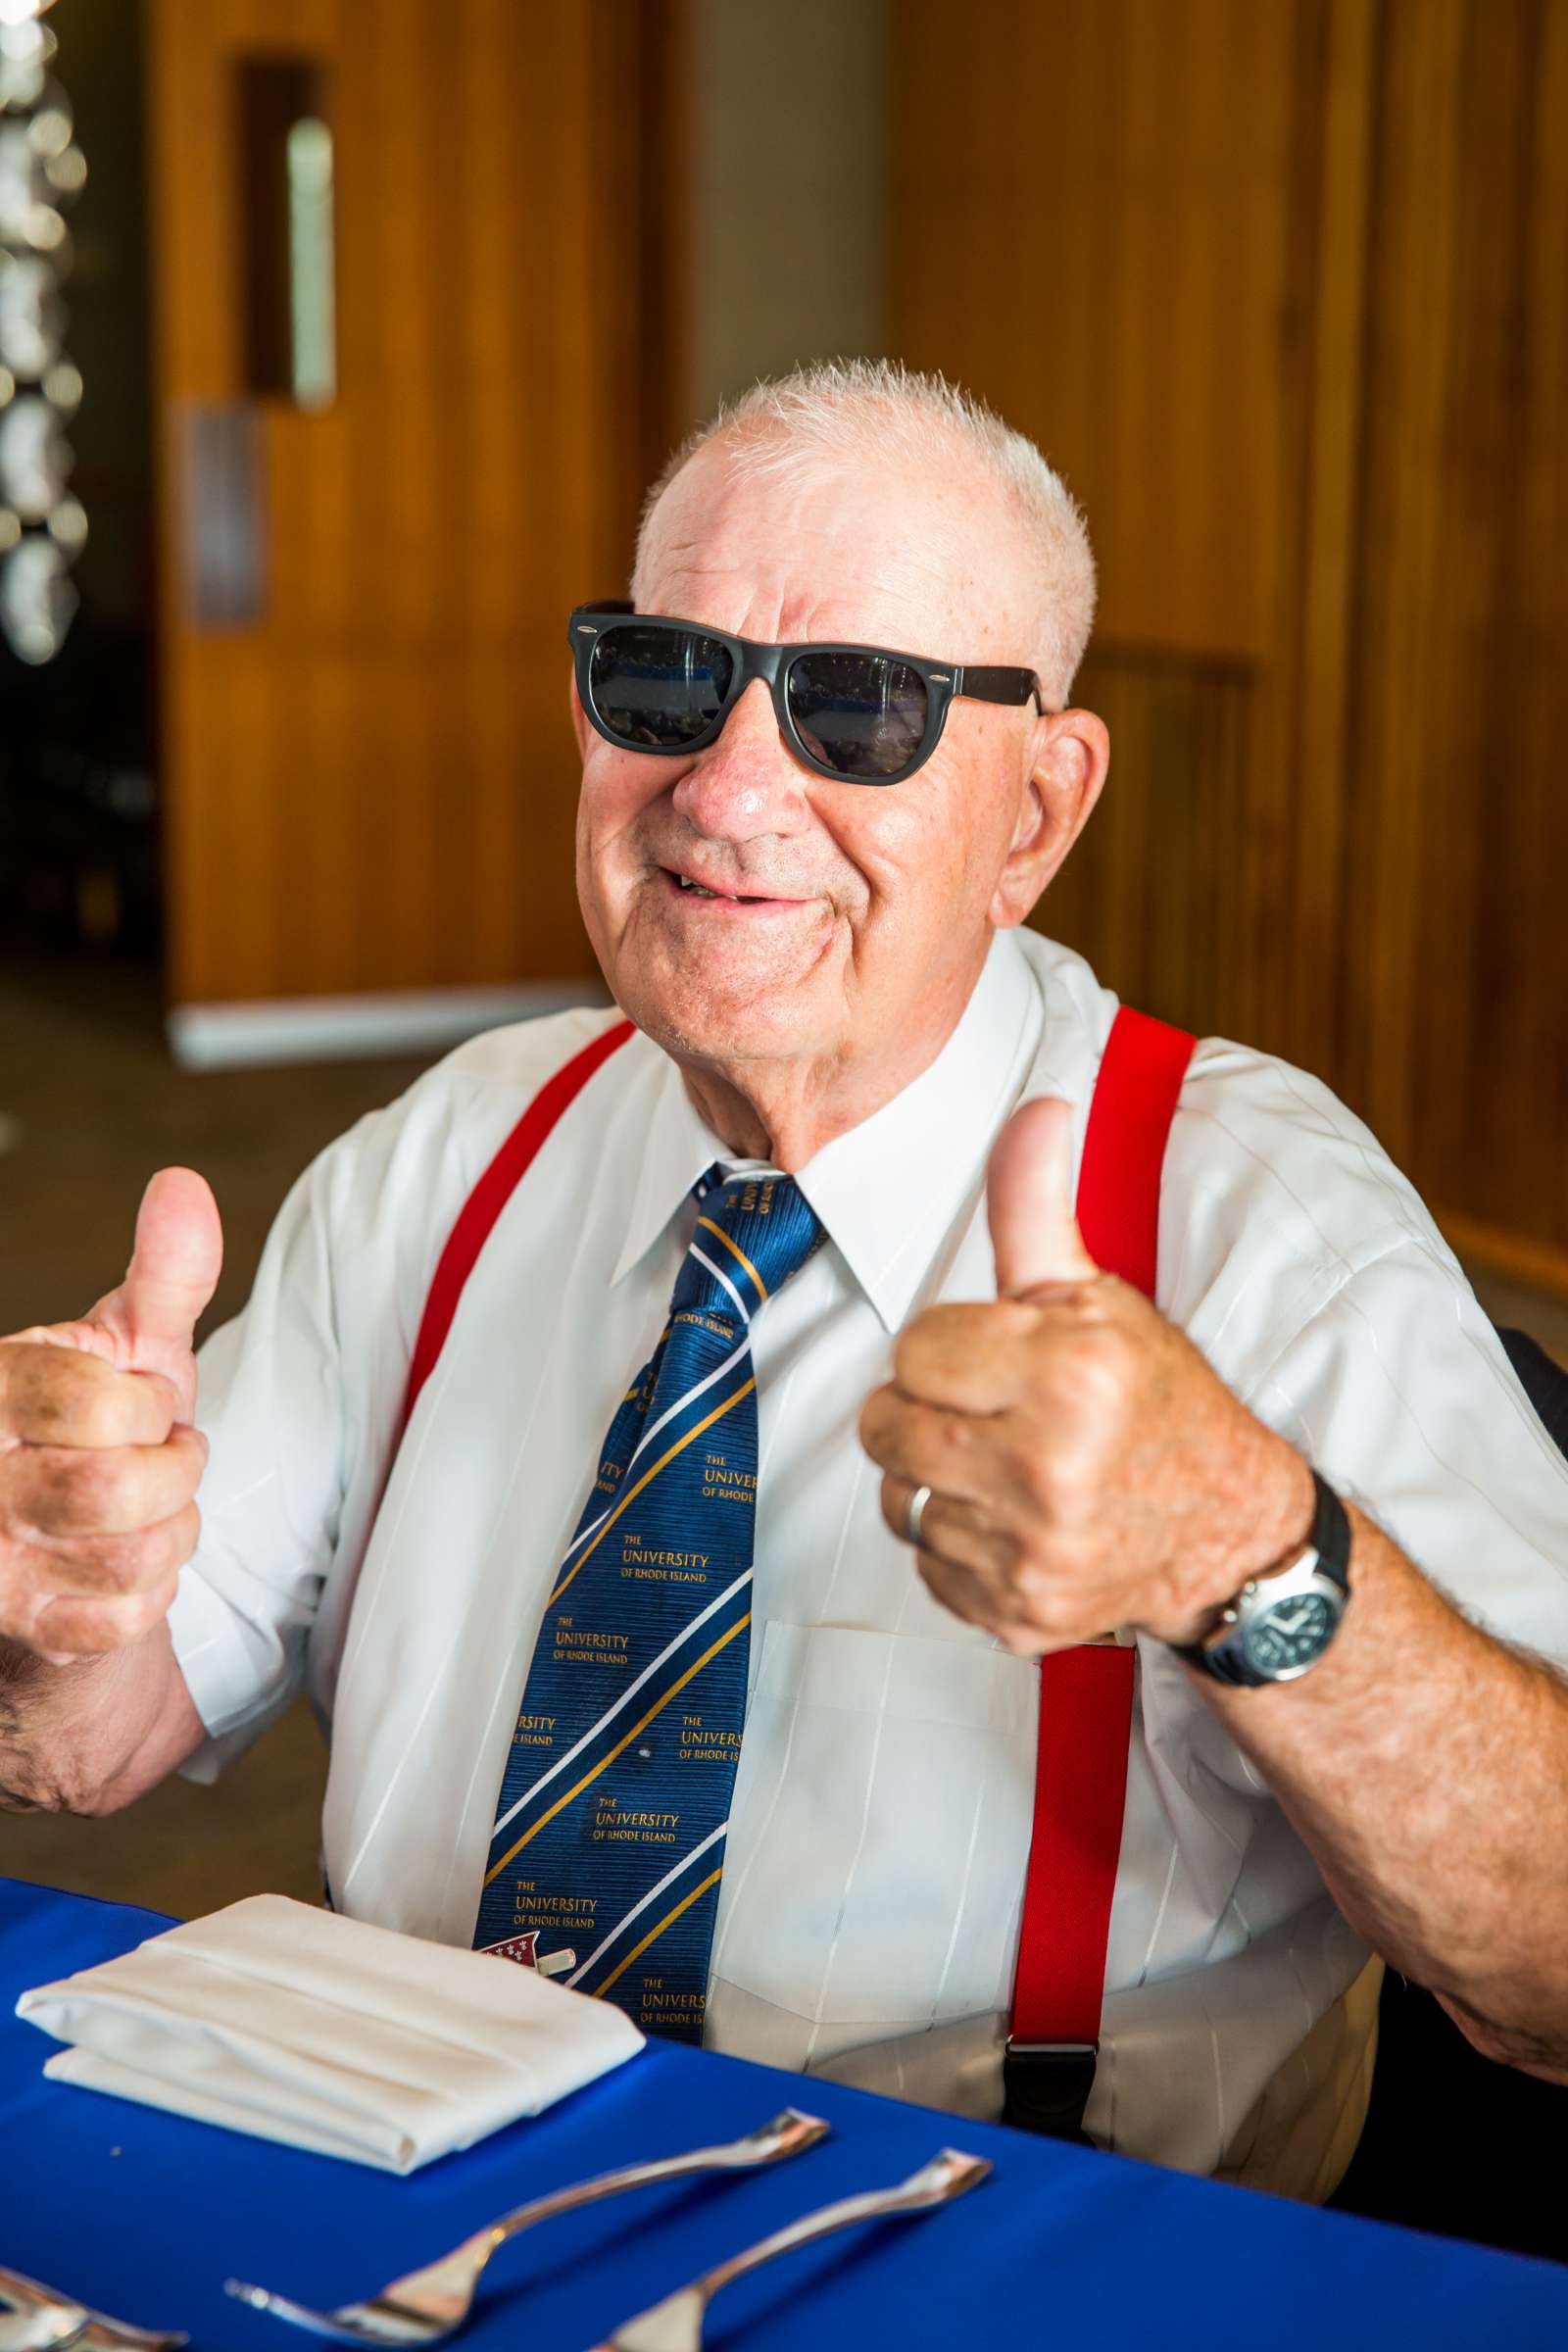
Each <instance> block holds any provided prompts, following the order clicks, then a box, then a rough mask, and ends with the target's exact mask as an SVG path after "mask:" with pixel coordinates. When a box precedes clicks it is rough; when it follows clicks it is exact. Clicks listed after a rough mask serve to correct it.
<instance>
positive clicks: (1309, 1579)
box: [1202, 1551, 1349, 1683]
mask: <svg viewBox="0 0 1568 2352" xmlns="http://www.w3.org/2000/svg"><path fill="white" fill-rule="evenodd" d="M1314 1593H1315V1594H1316V1595H1317V1597H1318V1598H1319V1599H1321V1600H1322V1601H1323V1603H1324V1605H1325V1606H1326V1608H1327V1610H1328V1626H1327V1629H1326V1631H1325V1633H1324V1635H1323V1639H1322V1640H1321V1641H1320V1642H1318V1643H1317V1646H1316V1647H1315V1648H1314V1650H1313V1652H1312V1654H1311V1656H1310V1657H1309V1658H1303V1659H1302V1661H1301V1663H1300V1664H1299V1666H1269V1665H1267V1664H1265V1663H1264V1662H1263V1661H1262V1660H1261V1659H1260V1658H1259V1657H1258V1656H1257V1655H1256V1653H1255V1652H1254V1650H1253V1648H1252V1641H1253V1637H1254V1636H1255V1635H1256V1634H1257V1633H1258V1632H1259V1631H1261V1629H1262V1628H1263V1627H1264V1626H1266V1625H1267V1624H1268V1622H1269V1620H1270V1618H1271V1617H1272V1616H1273V1615H1274V1612H1275V1610H1276V1609H1278V1608H1280V1607H1282V1606H1284V1605H1285V1604H1286V1603H1288V1602H1290V1601H1293V1600H1301V1599H1304V1598H1307V1597H1309V1596H1311V1595H1312V1594H1314ZM1348 1599H1349V1595H1348V1593H1347V1592H1346V1590H1345V1587H1344V1585H1343V1584H1342V1583H1341V1582H1340V1580H1339V1578H1338V1577H1334V1576H1330V1574H1329V1573H1328V1571H1327V1569H1325V1568H1324V1567H1323V1565H1322V1562H1321V1558H1320V1555H1319V1554H1318V1553H1317V1552H1316V1551H1312V1552H1311V1553H1310V1554H1303V1556H1302V1557H1301V1558H1299V1559H1296V1560H1293V1561H1292V1562H1291V1564H1290V1566H1289V1567H1288V1568H1282V1569H1281V1570H1280V1571H1279V1573H1278V1574H1277V1575H1275V1576H1271V1577H1268V1578H1266V1579H1264V1578H1254V1579H1253V1580H1252V1582H1251V1583H1250V1584H1249V1585H1247V1586H1246V1587H1245V1588H1244V1590H1243V1591H1242V1593H1240V1594H1239V1595H1238V1602H1239V1603H1240V1605H1237V1606H1233V1608H1231V1609H1228V1610H1227V1611H1226V1618H1227V1620H1229V1621H1230V1622H1228V1623H1226V1624H1224V1625H1222V1627H1221V1629H1220V1634H1219V1637H1218V1639H1219V1640H1221V1641H1227V1640H1228V1642H1229V1644H1230V1645H1231V1647H1232V1650H1233V1652H1234V1651H1240V1653H1241V1656H1242V1659H1243V1660H1245V1663H1246V1665H1247V1669H1248V1671H1249V1673H1250V1674H1252V1675H1254V1676H1255V1677H1256V1678H1257V1680H1258V1681H1259V1682H1264V1683H1297V1682H1299V1681H1300V1679H1301V1677H1302V1675H1303V1674H1310V1673H1311V1671H1312V1669H1313V1667H1314V1666H1315V1665H1316V1664H1317V1662H1318V1660H1319V1658H1321V1657H1322V1655H1323V1652H1324V1651H1325V1650H1326V1649H1327V1648H1328V1646H1329V1643H1330V1642H1332V1641H1333V1639H1334V1637H1335V1635H1336V1634H1337V1633H1338V1632H1339V1630H1340V1620H1341V1618H1342V1617H1343V1616H1344V1615H1345V1611H1346V1606H1347V1603H1348ZM1212 1639H1213V1637H1211V1640H1212ZM1202 1646H1203V1647H1204V1648H1205V1649H1207V1648H1208V1647H1209V1643H1208V1642H1204V1643H1203V1645H1202Z"/></svg>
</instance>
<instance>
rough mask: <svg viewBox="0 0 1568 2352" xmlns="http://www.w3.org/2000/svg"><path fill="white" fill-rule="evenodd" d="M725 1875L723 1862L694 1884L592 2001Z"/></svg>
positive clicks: (598, 1997)
mask: <svg viewBox="0 0 1568 2352" xmlns="http://www.w3.org/2000/svg"><path fill="white" fill-rule="evenodd" d="M723 1875H724V1866H723V1864H722V1863H720V1864H719V1866H718V1868H717V1870H715V1871H713V1872H711V1874H710V1876H709V1877H708V1878H706V1879H705V1880H704V1881H703V1883H702V1885H701V1886H700V1887H693V1888H692V1890H691V1892H690V1894H687V1895H683V1896H682V1897H681V1899H680V1901H679V1902H678V1903H677V1904H676V1905H675V1908H674V1910H673V1911H671V1912H668V1913H667V1914H666V1915H665V1917H664V1918H663V1919H662V1920H661V1921H660V1923H659V1925H658V1927H657V1928H651V1929H650V1930H649V1932H648V1934H647V1935H646V1936H644V1937H643V1939H642V1941H641V1943H640V1944H639V1945H638V1946H637V1949H636V1950H635V1951H634V1952H628V1953H627V1954H626V1957H625V1959H624V1960H623V1961H622V1962H621V1964H620V1966H619V1967H618V1968H617V1969H613V1971H612V1972H611V1974H610V1975H609V1976H608V1977H607V1978H606V1979H605V1981H604V1983H603V1984H602V1985H600V1987H599V1990H598V1991H597V1992H591V1993H590V1994H589V1996H588V1997H589V1999H590V2000H591V2001H602V2000H603V1999H604V1997H605V1995H606V1993H607V1992H608V1991H609V1990H610V1987H611V1986H612V1985H613V1984H614V1983H615V1982H616V1980H617V1979H618V1978H620V1977H623V1976H624V1975H625V1974H626V1971H627V1969H628V1968H630V1966H631V1964H632V1962H633V1961H634V1960H640V1959H641V1958H642V1956H643V1954H644V1952H646V1951H647V1949H648V1946H649V1945H650V1944H651V1943H657V1942H658V1940H659V1938H660V1936H662V1934H663V1933H664V1930H665V1929H666V1928H672V1927H673V1926H674V1925H675V1922H676V1920H677V1919H679V1917H680V1915H681V1913H682V1912H683V1911H689V1910H690V1909H691V1907H692V1905H693V1903H695V1902H696V1901H697V1900H698V1899H699V1897H700V1896H702V1895H705V1894H706V1893H707V1892H708V1889H709V1888H710V1887H716V1886H717V1885H718V1882H719V1880H720V1879H721V1878H722V1877H723Z"/></svg>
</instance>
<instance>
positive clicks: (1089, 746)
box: [990, 711, 1110, 931]
mask: <svg viewBox="0 0 1568 2352" xmlns="http://www.w3.org/2000/svg"><path fill="white" fill-rule="evenodd" d="M1109 766H1110V735H1109V732H1108V731H1107V729H1106V726H1105V722H1104V720H1103V718H1097V717H1096V715H1095V713H1094V711H1054V712H1053V714H1052V715H1051V717H1050V718H1048V719H1047V720H1046V722H1045V727H1044V731H1043V733H1042V735H1041V738H1040V748H1039V750H1038V752H1037V754H1036V757H1035V763H1034V766H1033V768H1032V769H1031V770H1030V772H1029V774H1028V775H1027V776H1026V777H1025V778H1024V781H1023V789H1022V793H1021V795H1020V799H1019V806H1018V821H1017V824H1016V826H1015V827H1014V830H1013V836H1012V846H1011V848H1010V849H1009V850H1008V852H1007V857H1006V862H1005V864H1004V866H1003V868H1002V872H1001V874H1000V875H999V877H998V880H997V888H996V895H995V897H994V898H993V899H992V902H991V908H990V912H991V920H992V922H993V923H994V924H995V926H996V928H997V929H998V930H999V931H1005V930H1010V929H1011V928H1012V927H1013V925H1014V924H1017V923H1021V922H1022V921H1023V919H1024V917H1025V915H1027V913H1028V912H1029V909H1030V907H1033V905H1034V903H1035V901H1036V900H1037V899H1038V898H1039V896H1040V894H1041V892H1042V891H1043V890H1044V889H1045V888H1046V886H1047V884H1048V883H1049V882H1050V881H1051V880H1052V877H1053V876H1054V874H1055V873H1056V871H1057V869H1058V867H1059V866H1060V865H1061V863H1062V861H1063V859H1064V858H1066V855H1067V853H1068V851H1069V850H1070V849H1071V848H1072V845H1073V843H1074V842H1075V841H1076V840H1077V838H1078V836H1079V834H1080V833H1081V832H1082V831H1083V829H1084V827H1085V825H1086V824H1087V823H1088V822H1089V818H1090V815H1091V813H1092V812H1093V809H1094V806H1095V803H1096V802H1097V801H1098V800H1099V798H1100V794H1101V788H1102V786H1103V783H1104V781H1105V776H1106V772H1107V770H1108V769H1109Z"/></svg>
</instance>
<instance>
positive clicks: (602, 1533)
mask: <svg viewBox="0 0 1568 2352" xmlns="http://www.w3.org/2000/svg"><path fill="white" fill-rule="evenodd" d="M756 1386H757V1382H756V1381H755V1380H749V1381H748V1382H747V1383H746V1386H745V1388H743V1389H737V1390H736V1392H735V1394H734V1396H733V1397H725V1399H724V1401H723V1403H722V1404H719V1405H715V1406H714V1408H713V1410H712V1411H711V1413H710V1414H709V1416H708V1418H707V1420H706V1421H699V1422H698V1424H697V1427H696V1428H695V1429H689V1430H688V1431H687V1432H686V1435H685V1436H684V1437H683V1438H677V1439H676V1440H675V1443H674V1445H673V1446H671V1447H670V1449H669V1451H668V1452H667V1453H662V1454H661V1455H660V1457H659V1459H658V1461H657V1462H656V1463H655V1464H654V1466H653V1468H652V1469H651V1470H645V1471H644V1472H643V1474H642V1477H641V1478H640V1479H639V1480H638V1481H637V1484H636V1485H635V1486H634V1487H632V1488H630V1489H629V1490H628V1492H627V1493H626V1494H624V1495H622V1496H621V1498H620V1500H619V1501H618V1502H617V1503H616V1505H615V1507H614V1509H613V1511H612V1512H611V1514H610V1517H609V1518H608V1519H607V1520H606V1521H605V1524H604V1526H603V1527H602V1528H601V1529H600V1530H599V1533H598V1535H597V1536H595V1538H594V1540H593V1542H592V1543H591V1544H589V1546H588V1548H587V1550H586V1551H585V1552H584V1553H583V1555H582V1559H580V1560H573V1561H572V1564H571V1566H570V1567H569V1568H568V1569H567V1570H566V1573H565V1575H564V1577H563V1578H562V1580H561V1582H560V1584H559V1585H558V1586H557V1587H556V1589H555V1591H554V1592H553V1593H551V1595H550V1598H549V1599H548V1600H547V1601H546V1602H545V1607H546V1608H547V1609H553V1608H554V1607H555V1605H556V1603H557V1601H558V1600H559V1599H560V1598H561V1595H562V1594H563V1593H564V1591H565V1590H566V1587H567V1586H568V1585H569V1584H570V1582H571V1580H572V1578H573V1577H574V1576H575V1575H576V1573H577V1571H578V1569H579V1568H580V1567H581V1566H582V1565H583V1561H584V1560H587V1559H590V1558H591V1557H592V1556H593V1554H594V1553H595V1552H596V1551H597V1550H598V1548H599V1546H600V1544H602V1543H603V1542H604V1540H605V1538H606V1537H607V1536H608V1535H609V1533H610V1531H611V1529H612V1528H613V1526H614V1524H615V1521H616V1520H617V1519H618V1518H619V1517H620V1514H621V1512H622V1511H623V1510H624V1509H625V1508H626V1505H627V1504H628V1503H629V1502H635V1501H636V1499H637V1497H638V1495H640V1494H641V1493H642V1491H643V1489H644V1487H646V1486H647V1485H648V1483H649V1481H650V1479H655V1478H657V1477H658V1476H659V1473H660V1472H661V1470H662V1469H663V1467H664V1464H665V1463H666V1462H672V1461H673V1460H674V1459H675V1456H676V1454H677V1453H681V1452H683V1451H684V1450H685V1448H686V1447H687V1446H689V1445H690V1444H691V1442H692V1440H693V1438H700V1437H701V1436H702V1434H703V1432H704V1430H705V1429H711V1428H712V1426H713V1423H714V1422H715V1421H721V1420H722V1419H723V1417H724V1415H725V1414H726V1413H727V1412H728V1411H729V1409H730V1406H731V1405H733V1404H739V1402H740V1400H741V1398H742V1397H749V1396H750V1395H751V1393H752V1391H753V1390H754V1389H755V1388H756Z"/></svg>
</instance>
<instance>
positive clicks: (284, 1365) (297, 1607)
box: [170, 1112, 387, 1780]
mask: <svg viewBox="0 0 1568 2352" xmlns="http://www.w3.org/2000/svg"><path fill="white" fill-rule="evenodd" d="M386 1116H387V1114H386V1113H384V1112H381V1113H374V1114H372V1116H371V1118H370V1119H369V1120H366V1121H362V1122H361V1124H360V1126H359V1127H358V1128H356V1129H355V1130H353V1131H351V1133H350V1134H349V1135H348V1136H346V1137H344V1138H341V1139H340V1140H339V1141H338V1142H337V1143H335V1144H334V1145H332V1146H331V1147H330V1148H329V1149H328V1150H327V1151H326V1152H323V1153H322V1154H321V1156H320V1157H319V1159H317V1160H316V1161H315V1162H314V1163H313V1164H312V1165H311V1167H309V1168H308V1169H307V1170H306V1172H305V1173H304V1175H303V1176H301V1177H300V1179H299V1181H298V1182H297V1183H296V1184H295V1185H294V1187H293V1189H292V1190H291V1191H290V1193H289V1195H288V1198H287V1199H286V1200H285V1201H284V1203H283V1205H282V1207H281V1209H280V1210H279V1211H278V1214H277V1217H276V1219H275V1220H274V1222H273V1225H272V1228H271V1231H270V1235H269V1237H268V1241H267V1246H266V1248H265V1250H263V1253H262V1259H261V1264H260V1266H259V1268H258V1270H257V1275H256V1282H255V1287H254V1289H253V1291H252V1294H251V1298H250V1301H249V1303H248V1304H247V1306H246V1308H245V1310H244V1312H243V1313H242V1314H241V1315H239V1316H238V1317H236V1318H235V1320H234V1321H233V1322H231V1323H227V1324H225V1325H224V1326H223V1327H222V1328H221V1330H220V1331H218V1332H215V1333H214V1334H213V1336H212V1338H211V1339H209V1340H208V1341H207V1343H206V1345H205V1346H204V1347H203V1348H202V1349H201V1352H200V1355H199V1357H198V1362H197V1377H198V1385H197V1408H196V1417H197V1422H198V1426H199V1427H200V1428H201V1429H202V1430H203V1432H204V1433H205V1435H206V1437H207V1440H208V1443H209V1445H210V1446H211V1449H212V1450H211V1453H210V1455H209V1459H208V1465H207V1470H206V1472H205V1474H204V1476H203V1479H202V1485H201V1491H200V1495H199V1498H198V1499H199V1502H200V1506H201V1513H202V1530H201V1537H200V1540H199V1542H198V1544H197V1547H196V1551H195V1553H194V1555H193V1557H192V1558H191V1560H190V1561H189V1562H188V1563H187V1565H186V1567H185V1568H184V1570H183V1571H182V1572H181V1575H180V1580H179V1591H178V1593H177V1595H176V1598H175V1600H174V1604H173V1607H172V1609H171V1611H170V1630H171V1633H172V1638H173V1643H174V1654H175V1656H176V1658H177V1659H178V1661H179V1666H180V1671H181V1672H182V1674H183V1675H184V1677H185V1681H186V1683H187V1685H188V1686H189V1689H190V1692H191V1696H192V1698H193V1700H194V1701H195V1704H196V1710H197V1713H198V1714H199V1715H200V1716H201V1718H202V1721H203V1723H204V1724H205V1725H206V1726H207V1730H208V1733H209V1735H210V1738H209V1740H208V1742H207V1744H206V1746H205V1747H203V1748H202V1749H200V1750H198V1751H197V1754H196V1756H195V1757H193V1758H192V1759H191V1761H190V1763H189V1764H188V1765H187V1767H186V1771H187V1773H188V1775H189V1776H190V1777H191V1778H193V1779H199V1780H209V1779H211V1778H212V1777H213V1775H214V1773H215V1772H216V1771H217V1770H218V1769H219V1768H220V1766H221V1765H222V1764H223V1763H226V1762H227V1761H228V1760H229V1758H230V1757H231V1756H232V1755H234V1754H235V1753H237V1752H238V1751H239V1750H240V1749H241V1748H242V1747H244V1746H245V1745H247V1744H248V1743H249V1741H250V1740H253V1739H254V1738H255V1737H256V1736H257V1734H258V1733H260V1732H261V1731H263V1730H264V1729H265V1728H266V1726H267V1725H268V1724H269V1723H270V1722H271V1721H272V1719H273V1718H274V1716H276V1715H278V1714H280V1713H281V1712H282V1710H283V1708H284V1707H286V1706H287V1705H288V1703H289V1701H290V1699H291V1698H292V1697H293V1696H294V1693H295V1691H297V1690H298V1689H299V1687H300V1684H301V1681H302V1678H303V1674H304V1664H305V1651H306V1643H307V1640H308V1637H309V1634H310V1629H311V1626H312V1623H313V1621H314V1618H315V1614H316V1609H317V1605H318V1602H319V1597H320V1593H321V1589H322V1585H323V1583H324V1580H325V1578H326V1576H327V1573H328V1571H329V1569H330V1567H331V1564H332V1560H333V1557H334V1554H335V1551H336V1547H337V1543H338V1538H339V1535H340V1532H341V1524H342V1513H343V1503H344V1497H345V1494H346V1491H347V1486H348V1478H349V1469H350V1464H351V1463H352V1462H353V1461H354V1460H355V1459H356V1458H357V1457H358V1456H359V1454H360V1453H361V1451H362V1449H363V1446H364V1442H365V1435H366V1431H365V1415H364V1411H363V1407H362V1408H361V1409H358V1410H357V1409H356V1399H355V1397H354V1393H353V1388H354V1384H352V1383H350V1382H347V1381H346V1380H345V1376H344V1372H345V1366H344V1335H343V1333H342V1331H341V1328H340V1312H339V1301H338V1298H337V1285H336V1283H335V1280H334V1256H335V1254H336V1251H337V1250H338V1249H339V1248H341V1247H343V1246H344V1245H345V1243H347V1241H348V1237H347V1236H346V1235H345V1234H344V1233H343V1230H342V1229H343V1226H344V1221H345V1212H346V1211H347V1210H348V1209H349V1207H350V1201H351V1197H352V1194H353V1191H354V1189H355V1188H354V1177H355V1167H354V1162H355V1160H356V1159H357V1158H358V1157H359V1155H360V1154H361V1152H362V1151H364V1150H365V1149H366V1147H367V1146H368V1145H371V1144H372V1141H373V1138H374V1131H375V1129H376V1127H377V1125H384V1123H385V1120H386ZM350 1246H351V1245H350Z"/></svg>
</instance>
